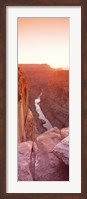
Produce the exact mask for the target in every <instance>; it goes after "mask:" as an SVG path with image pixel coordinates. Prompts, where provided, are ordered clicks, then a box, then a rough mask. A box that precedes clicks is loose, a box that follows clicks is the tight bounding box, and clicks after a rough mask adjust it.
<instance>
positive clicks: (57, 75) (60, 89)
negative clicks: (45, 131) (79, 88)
mask: <svg viewBox="0 0 87 199" xmlns="http://www.w3.org/2000/svg"><path fill="white" fill-rule="evenodd" d="M41 109H42V111H43V112H44V114H45V115H46V117H47V119H48V120H49V121H50V122H51V124H52V126H57V127H58V128H64V127H67V126H69V71H67V70H65V71H64V70H55V71H54V73H53V75H52V76H51V79H50V80H49V82H48V84H47V87H46V88H45V89H44V90H43V93H42V95H41Z"/></svg>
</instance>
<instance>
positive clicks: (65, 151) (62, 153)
mask: <svg viewBox="0 0 87 199" xmlns="http://www.w3.org/2000/svg"><path fill="white" fill-rule="evenodd" d="M53 152H54V154H55V155H56V156H57V157H58V158H60V159H61V160H62V161H63V162H64V163H65V164H66V165H69V136H67V137H66V138H64V139H63V140H62V141H61V142H60V143H58V144H57V145H56V146H55V147H54V149H53Z"/></svg>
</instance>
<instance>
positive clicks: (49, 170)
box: [35, 127, 69, 181]
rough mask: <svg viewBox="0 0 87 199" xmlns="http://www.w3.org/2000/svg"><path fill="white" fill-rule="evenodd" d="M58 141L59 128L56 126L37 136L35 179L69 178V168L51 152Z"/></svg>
mask: <svg viewBox="0 0 87 199" xmlns="http://www.w3.org/2000/svg"><path fill="white" fill-rule="evenodd" d="M60 141H61V136H60V130H59V129H58V128H56V127H55V128H53V129H51V130H49V131H47V132H45V133H43V134H42V135H40V136H38V138H37V145H38V152H37V154H36V160H35V180H36V181H67V180H69V168H68V167H67V165H65V164H64V162H63V161H62V160H60V158H58V157H56V156H55V154H54V153H53V148H54V147H55V146H56V145H57V144H58V143H60Z"/></svg>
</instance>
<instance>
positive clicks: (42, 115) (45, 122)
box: [35, 93, 52, 130]
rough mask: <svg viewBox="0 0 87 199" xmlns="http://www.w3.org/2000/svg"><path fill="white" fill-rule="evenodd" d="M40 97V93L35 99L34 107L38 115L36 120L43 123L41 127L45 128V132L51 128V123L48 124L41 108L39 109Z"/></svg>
mask: <svg viewBox="0 0 87 199" xmlns="http://www.w3.org/2000/svg"><path fill="white" fill-rule="evenodd" d="M41 95H42V93H40V95H39V96H38V98H37V99H35V107H36V112H37V113H38V118H39V119H40V120H42V121H43V124H42V125H43V127H45V128H46V129H47V130H49V129H51V128H52V125H51V123H50V122H49V120H48V119H47V118H46V117H45V115H44V114H43V112H42V110H41V108H40V96H41Z"/></svg>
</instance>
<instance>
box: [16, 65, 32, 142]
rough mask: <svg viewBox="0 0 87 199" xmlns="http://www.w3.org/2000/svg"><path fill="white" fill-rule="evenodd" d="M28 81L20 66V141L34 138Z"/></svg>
mask: <svg viewBox="0 0 87 199" xmlns="http://www.w3.org/2000/svg"><path fill="white" fill-rule="evenodd" d="M28 89H29V88H28V83H27V81H26V80H25V78H24V76H23V74H22V72H21V70H20V68H18V142H19V143H20V142H22V141H26V140H33V139H34V137H35V121H34V117H33V115H32V112H31V111H30V110H29V108H28V97H29V96H28V92H29V90H28Z"/></svg>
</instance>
